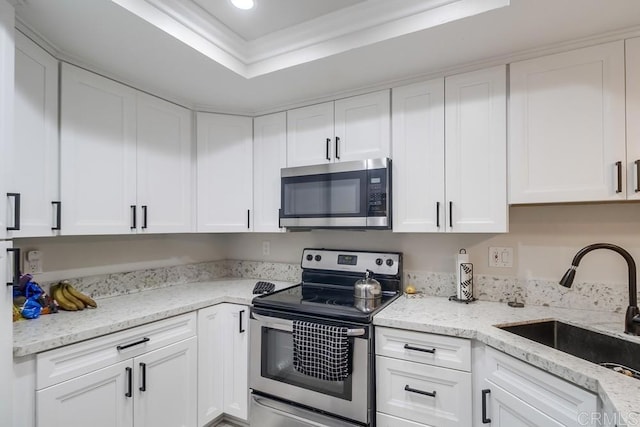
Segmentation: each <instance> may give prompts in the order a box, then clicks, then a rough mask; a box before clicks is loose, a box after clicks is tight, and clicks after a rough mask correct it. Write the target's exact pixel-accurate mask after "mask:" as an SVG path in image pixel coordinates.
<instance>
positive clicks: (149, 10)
mask: <svg viewBox="0 0 640 427" xmlns="http://www.w3.org/2000/svg"><path fill="white" fill-rule="evenodd" d="M112 1H113V2H114V3H116V4H118V5H119V6H121V7H123V8H125V9H127V10H128V11H129V12H131V13H133V14H135V15H137V16H139V17H140V18H142V19H144V20H146V21H147V22H149V23H151V24H153V25H155V26H156V27H158V28H159V29H161V30H163V31H165V32H166V33H168V34H170V35H172V36H173V37H175V38H176V39H178V40H180V41H182V42H183V43H185V44H187V45H188V46H190V47H192V48H193V49H195V50H197V51H198V52H200V53H202V54H203V55H205V56H207V57H209V58H210V59H212V60H214V61H216V62H218V63H219V64H221V65H223V66H225V67H226V68H228V69H230V70H231V71H233V72H235V73H237V74H239V75H241V76H243V77H245V78H247V79H250V78H253V77H257V76H261V75H264V74H268V73H271V72H274V71H278V70H282V69H285V68H289V67H293V66H295V65H300V64H303V63H306V62H310V61H314V60H317V59H321V58H325V57H327V56H332V55H336V54H338V53H342V52H345V51H348V50H351V49H355V48H358V47H362V46H367V45H370V44H373V43H377V42H380V41H383V40H387V39H390V38H395V37H399V36H402V35H405V34H409V33H413V32H416V31H421V30H425V29H427V28H432V27H435V26H438V25H442V24H445V23H447V22H451V21H455V20H458V19H462V18H466V17H469V16H473V15H477V14H480V13H483V12H486V11H489V10H493V9H497V8H501V7H505V6H508V5H509V4H510V0H403V1H401V2H394V1H389V0H368V1H366V2H361V3H357V4H355V5H352V6H349V7H347V8H344V9H340V10H338V11H334V12H332V13H328V14H326V15H323V16H320V17H318V18H316V19H312V20H310V21H307V22H304V23H301V24H298V25H295V26H292V27H289V28H285V29H282V30H279V31H276V32H274V33H271V34H267V35H265V36H263V37H260V38H258V39H256V40H251V41H246V40H244V39H242V38H241V37H239V36H238V35H237V34H235V33H233V31H231V30H230V29H228V28H227V27H226V26H225V25H224V24H223V23H222V22H220V21H219V20H217V19H216V18H215V17H214V16H212V15H210V14H209V13H207V12H206V11H204V10H203V9H202V8H201V7H200V6H198V5H197V4H196V3H195V2H192V1H189V0H112Z"/></svg>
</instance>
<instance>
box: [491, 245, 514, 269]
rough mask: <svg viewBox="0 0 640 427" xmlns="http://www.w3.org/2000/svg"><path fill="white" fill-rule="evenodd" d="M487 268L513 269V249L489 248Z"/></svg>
mask: <svg viewBox="0 0 640 427" xmlns="http://www.w3.org/2000/svg"><path fill="white" fill-rule="evenodd" d="M489 267H503V268H509V267H513V248H509V247H498V246H492V247H490V248H489Z"/></svg>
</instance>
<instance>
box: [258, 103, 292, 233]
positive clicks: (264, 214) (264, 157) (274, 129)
mask: <svg viewBox="0 0 640 427" xmlns="http://www.w3.org/2000/svg"><path fill="white" fill-rule="evenodd" d="M286 166H287V114H286V113H284V112H282V113H275V114H269V115H267V116H260V117H256V118H255V119H253V231H256V232H262V233H269V232H281V231H285V229H284V228H280V227H279V221H278V220H279V215H278V212H279V209H280V169H281V168H284V167H286Z"/></svg>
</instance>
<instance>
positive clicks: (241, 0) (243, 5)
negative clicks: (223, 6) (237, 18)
mask: <svg viewBox="0 0 640 427" xmlns="http://www.w3.org/2000/svg"><path fill="white" fill-rule="evenodd" d="M231 4H232V5H234V6H235V7H237V8H238V9H242V10H248V9H253V6H255V3H254V1H253V0H231Z"/></svg>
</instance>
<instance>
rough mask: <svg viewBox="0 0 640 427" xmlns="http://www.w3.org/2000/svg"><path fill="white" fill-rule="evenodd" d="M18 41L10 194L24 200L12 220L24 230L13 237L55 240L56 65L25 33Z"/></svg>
mask: <svg viewBox="0 0 640 427" xmlns="http://www.w3.org/2000/svg"><path fill="white" fill-rule="evenodd" d="M15 36H16V52H15V54H16V56H15V67H16V70H15V99H14V101H15V103H14V119H15V120H14V138H13V143H12V144H11V153H10V155H9V156H10V157H9V158H10V159H13V161H12V162H11V164H10V168H11V172H10V179H9V184H8V191H9V192H10V193H16V194H19V195H20V196H19V197H20V217H19V218H15V215H10V216H11V218H10V220H9V221H10V223H15V222H16V220H18V221H19V223H20V230H15V231H11V232H9V236H10V237H38V236H52V235H55V234H56V231H55V229H58V228H59V226H60V224H59V220H60V217H59V216H58V209H59V206H60V181H59V172H60V163H59V162H60V142H59V138H58V61H57V60H56V59H55V58H54V57H53V56H51V55H49V54H48V53H47V52H45V51H44V50H43V49H42V48H40V47H39V46H38V45H36V44H35V43H34V42H32V41H31V40H29V39H28V38H27V37H25V36H24V35H23V34H22V33H20V32H18V31H16V33H15ZM14 197H15V196H14ZM9 200H10V203H11V202H14V203H15V200H11V199H9Z"/></svg>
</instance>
